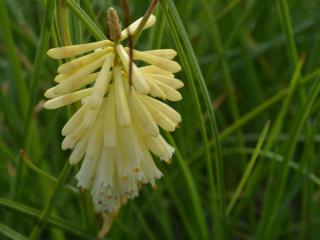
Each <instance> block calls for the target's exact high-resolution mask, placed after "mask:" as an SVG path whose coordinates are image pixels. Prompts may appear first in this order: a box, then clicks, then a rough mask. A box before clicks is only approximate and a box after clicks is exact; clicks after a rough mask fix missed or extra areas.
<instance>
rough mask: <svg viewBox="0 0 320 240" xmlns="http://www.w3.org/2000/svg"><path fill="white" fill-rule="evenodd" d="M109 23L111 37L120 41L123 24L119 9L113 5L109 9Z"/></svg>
mask: <svg viewBox="0 0 320 240" xmlns="http://www.w3.org/2000/svg"><path fill="white" fill-rule="evenodd" d="M108 25H109V33H110V39H111V40H112V41H118V40H119V39H120V36H121V25H120V21H119V17H118V14H117V11H116V10H115V9H114V8H112V7H111V8H109V9H108Z"/></svg>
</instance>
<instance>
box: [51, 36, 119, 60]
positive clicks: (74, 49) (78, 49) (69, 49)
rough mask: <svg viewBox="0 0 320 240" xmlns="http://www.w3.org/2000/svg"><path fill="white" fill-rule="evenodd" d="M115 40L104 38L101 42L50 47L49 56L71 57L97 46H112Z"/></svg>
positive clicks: (56, 57) (57, 57) (55, 57)
mask: <svg viewBox="0 0 320 240" xmlns="http://www.w3.org/2000/svg"><path fill="white" fill-rule="evenodd" d="M112 45H113V42H111V41H109V40H102V41H99V42H93V43H85V44H78V45H71V46H65V47H59V48H52V49H50V50H49V51H48V52H47V54H48V56H49V57H51V58H54V59H61V58H69V57H74V56H77V55H80V54H82V53H86V52H90V51H92V50H95V49H97V48H103V47H106V46H112Z"/></svg>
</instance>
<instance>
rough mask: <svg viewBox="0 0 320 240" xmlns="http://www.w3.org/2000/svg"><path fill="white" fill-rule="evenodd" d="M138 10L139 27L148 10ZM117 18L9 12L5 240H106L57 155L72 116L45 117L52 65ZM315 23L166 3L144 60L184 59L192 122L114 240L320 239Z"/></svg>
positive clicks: (3, 43) (244, 7)
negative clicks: (150, 54) (53, 55)
mask: <svg viewBox="0 0 320 240" xmlns="http://www.w3.org/2000/svg"><path fill="white" fill-rule="evenodd" d="M129 2H130V4H131V5H130V9H131V13H130V15H131V19H132V20H135V19H137V18H139V17H140V16H142V15H144V13H145V11H146V10H147V8H148V4H149V3H150V1H147V0H141V3H140V1H139V4H135V1H129ZM79 3H80V5H79ZM57 4H58V5H57ZM110 6H114V7H115V8H116V9H117V10H118V12H119V14H120V18H121V19H122V21H124V18H123V16H124V13H123V10H122V8H121V4H120V1H115V0H112V1H99V0H94V1H89V0H83V1H78V0H58V1H54V0H47V1H43V0H37V1H19V0H10V1H9V0H0V85H1V87H0V106H1V107H0V133H1V138H0V171H1V174H0V239H54V240H60V239H61V240H64V239H96V235H97V232H98V231H99V229H100V227H101V221H100V220H99V218H97V216H96V213H95V212H94V211H93V206H92V203H91V197H90V194H89V193H88V192H85V193H83V192H80V191H79V190H78V189H76V188H75V184H76V181H75V179H74V176H75V173H76V172H77V169H78V167H76V166H72V167H70V166H69V164H68V163H67V159H68V152H66V151H62V150H61V148H60V144H61V141H62V137H61V135H60V132H61V128H62V126H63V124H64V123H65V122H66V121H67V119H68V117H69V116H70V114H71V113H72V112H73V111H74V110H75V108H74V107H73V106H72V107H70V108H65V109H60V110H55V111H48V110H44V109H42V108H41V107H40V106H41V103H42V100H43V99H44V98H43V93H44V91H45V90H46V89H47V88H49V87H50V86H52V85H53V78H54V76H55V72H56V67H57V65H58V63H57V62H56V61H53V60H51V59H49V58H48V57H47V56H46V51H47V50H48V49H49V48H51V47H57V46H60V45H66V44H70V43H71V42H72V43H81V42H88V41H94V40H100V39H104V38H105V36H107V35H108V34H107V33H108V31H107V20H106V11H107V9H108V8H109V7H110ZM319 11H320V2H319V1H313V0H306V1H301V0H291V1H289V0H275V1H271V0H267V1H258V0H251V1H244V0H228V1H213V0H201V1H198V0H189V1H182V0H176V1H173V0H159V3H158V6H157V7H156V9H155V12H154V14H155V15H156V16H157V23H156V25H155V26H154V27H153V28H151V29H149V30H147V31H144V32H142V34H141V36H140V37H139V40H138V41H137V43H136V45H135V47H136V48H137V49H139V50H149V49H152V48H174V49H176V50H177V52H178V58H177V59H178V61H179V63H180V64H181V65H182V67H183V71H181V73H179V74H178V78H179V79H181V80H183V82H184V83H185V87H184V88H183V89H182V95H183V100H182V101H181V102H179V103H178V104H172V106H173V107H174V108H176V109H177V110H178V111H179V112H180V113H181V115H182V119H183V120H182V124H181V127H180V128H178V129H177V130H176V132H175V133H173V134H167V135H165V137H166V138H167V140H168V141H169V142H170V143H171V144H172V145H173V146H175V147H176V153H175V155H174V158H173V160H172V164H171V165H165V164H162V162H160V161H158V160H156V162H157V164H158V166H159V167H160V169H161V170H162V172H163V173H164V175H165V177H164V178H162V179H160V180H158V181H157V185H158V189H157V191H154V190H152V188H151V187H150V186H144V187H143V189H142V190H141V192H140V196H139V198H137V199H135V200H134V201H129V202H128V204H127V205H125V206H123V207H122V209H121V210H120V212H119V214H118V215H117V217H116V219H115V221H114V224H113V226H112V228H111V230H110V232H109V234H108V235H107V237H106V238H105V239H194V240H196V239H219V240H220V239H301V240H302V239H318V236H319V234H320V207H319V201H320V200H319V186H320V177H319V175H320V171H319V170H320V157H319V154H320V151H319V145H320V135H319V130H320V113H319V108H320V101H319V95H320V78H319V77H320V54H319V53H320V27H319V26H320V17H319V14H318V13H319Z"/></svg>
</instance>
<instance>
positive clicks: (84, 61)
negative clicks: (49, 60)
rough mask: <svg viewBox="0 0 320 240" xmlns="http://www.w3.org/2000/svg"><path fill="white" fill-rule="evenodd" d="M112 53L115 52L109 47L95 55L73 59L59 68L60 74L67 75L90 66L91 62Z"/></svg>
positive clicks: (94, 53)
mask: <svg viewBox="0 0 320 240" xmlns="http://www.w3.org/2000/svg"><path fill="white" fill-rule="evenodd" d="M112 51H113V48H111V47H107V48H104V49H101V50H98V51H95V52H93V53H90V54H87V55H85V56H82V57H79V58H76V59H73V60H71V61H69V62H66V63H64V64H62V65H60V66H59V68H58V73H61V74H62V73H63V74H66V73H71V72H75V71H76V70H78V69H80V68H82V67H84V66H86V65H88V64H90V63H91V62H93V61H95V60H97V59H98V58H100V57H102V56H103V55H105V54H108V53H110V52H112Z"/></svg>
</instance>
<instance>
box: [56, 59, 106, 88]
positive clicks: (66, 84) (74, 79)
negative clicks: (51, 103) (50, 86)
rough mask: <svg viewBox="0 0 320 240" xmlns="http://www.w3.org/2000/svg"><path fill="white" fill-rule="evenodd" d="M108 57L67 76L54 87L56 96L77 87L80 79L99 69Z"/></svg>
mask: <svg viewBox="0 0 320 240" xmlns="http://www.w3.org/2000/svg"><path fill="white" fill-rule="evenodd" d="M107 57H108V55H104V56H102V57H100V58H98V59H97V60H95V61H94V62H92V63H90V64H88V65H87V66H85V67H83V68H81V69H79V70H78V71H76V72H74V73H73V74H72V75H70V76H68V77H67V78H66V79H64V80H63V81H62V82H61V83H59V84H58V85H57V86H56V87H55V93H56V94H64V93H68V92H70V91H72V89H76V88H78V87H79V84H80V82H79V79H82V78H84V77H86V76H88V75H89V74H90V73H92V72H94V71H95V70H96V69H97V68H99V67H101V66H102V65H103V63H104V61H105V59H106V58H107Z"/></svg>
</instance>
